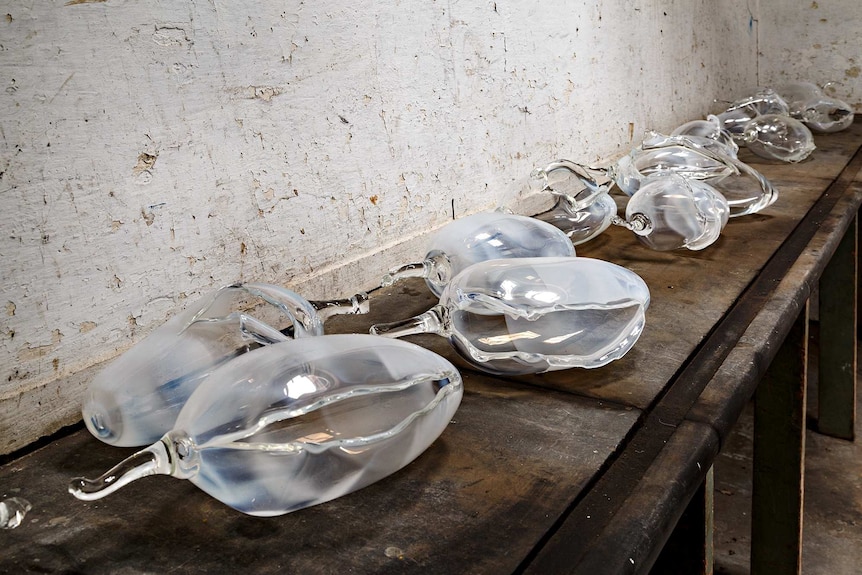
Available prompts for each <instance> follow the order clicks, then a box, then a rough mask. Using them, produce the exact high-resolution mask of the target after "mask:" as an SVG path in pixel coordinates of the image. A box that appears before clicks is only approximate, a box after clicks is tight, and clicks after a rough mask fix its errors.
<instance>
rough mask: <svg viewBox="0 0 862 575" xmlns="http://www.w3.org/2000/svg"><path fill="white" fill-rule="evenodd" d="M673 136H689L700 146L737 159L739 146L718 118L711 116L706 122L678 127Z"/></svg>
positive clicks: (687, 123)
mask: <svg viewBox="0 0 862 575" xmlns="http://www.w3.org/2000/svg"><path fill="white" fill-rule="evenodd" d="M671 136H688V138H689V140H691V141H694V142H696V143H698V144H700V145H701V146H702V147H705V148H712V149H714V150H715V151H717V152H720V153H722V154H726V155H728V156H732V157H734V158H735V157H736V155H737V153H738V152H739V145H738V144H737V143H736V141H734V139H733V136H731V135H730V132H728V131H727V130H725V129H724V128H722V127H721V122H720V121H719V119H718V116H714V115H709V116H707V117H706V120H692V121H690V122H686V123H685V124H683V125H681V126H679V127H677V128H676V129H675V130H674V131H673V132H671Z"/></svg>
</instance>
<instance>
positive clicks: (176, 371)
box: [82, 283, 368, 446]
mask: <svg viewBox="0 0 862 575" xmlns="http://www.w3.org/2000/svg"><path fill="white" fill-rule="evenodd" d="M367 300H368V296H367V295H365V294H357V295H355V296H353V297H352V298H350V299H346V300H331V301H315V302H309V301H308V300H306V299H305V298H303V297H302V296H300V295H298V294H296V293H294V292H292V291H290V290H288V289H285V288H282V287H280V286H275V285H270V284H260V283H248V284H235V285H230V286H226V287H223V288H221V289H219V290H217V291H215V292H213V293H210V294H208V295H206V296H204V297H202V298H201V299H200V300H198V301H197V302H195V303H194V304H192V305H190V306H188V307H187V308H186V309H185V310H184V311H183V312H182V313H180V314H178V315H176V316H175V317H173V318H172V319H170V320H169V321H168V322H166V323H165V324H164V325H162V326H160V327H158V328H157V329H156V330H155V331H153V332H152V333H151V334H149V335H148V336H147V337H146V338H144V339H143V340H142V341H140V342H138V343H137V344H135V345H134V346H133V347H132V348H131V349H129V350H128V351H126V352H125V353H123V354H122V355H120V356H119V357H118V358H117V359H115V360H114V361H112V362H111V363H110V364H109V365H108V366H107V367H106V368H105V369H103V370H102V371H101V372H100V373H99V374H97V375H96V377H95V378H93V381H91V382H90V385H89V387H88V390H87V393H86V395H85V397H84V404H83V408H82V415H83V418H84V422H85V424H86V425H87V429H88V430H89V431H90V433H92V434H93V435H94V436H95V437H97V438H99V439H100V440H102V441H104V442H105V443H110V444H112V445H118V446H140V445H148V444H150V443H152V442H153V441H156V440H157V439H158V438H159V437H161V436H162V435H163V434H164V433H165V432H166V431H168V430H169V429H171V427H173V424H174V421H175V420H176V418H177V415H178V414H179V412H180V409H181V408H182V406H183V404H184V403H185V402H186V400H187V399H188V397H189V396H190V395H191V393H192V392H193V391H194V390H195V389H196V388H197V387H198V386H199V385H200V384H201V382H203V381H204V380H205V379H206V377H207V376H208V375H209V374H210V373H211V372H212V371H213V370H214V369H216V368H217V367H218V366H219V365H221V364H223V363H225V362H227V361H229V360H231V359H232V358H235V357H236V356H238V355H242V354H243V353H246V352H248V351H249V350H251V349H254V348H255V347H258V346H260V345H266V344H271V343H275V342H280V341H286V340H290V339H291V338H304V337H308V336H319V335H321V334H323V322H324V321H325V320H326V318H328V317H330V316H331V315H334V314H344V313H365V312H367V310H368V303H367Z"/></svg>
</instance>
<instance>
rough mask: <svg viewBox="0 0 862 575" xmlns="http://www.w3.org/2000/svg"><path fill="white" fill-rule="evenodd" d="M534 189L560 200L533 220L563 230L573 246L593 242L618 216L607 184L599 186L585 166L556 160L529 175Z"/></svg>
mask: <svg viewBox="0 0 862 575" xmlns="http://www.w3.org/2000/svg"><path fill="white" fill-rule="evenodd" d="M530 178H531V181H532V182H533V185H534V186H535V187H537V188H539V189H540V190H541V192H543V193H547V194H551V195H552V196H554V197H556V198H557V201H556V203H555V204H554V205H553V206H552V207H551V208H550V209H549V210H546V211H544V212H541V213H539V214H537V215H535V216H533V217H535V218H536V219H539V220H542V221H543V222H548V223H550V224H552V225H554V226H556V227H557V228H559V229H561V230H562V231H563V233H565V234H566V235H567V236H568V237H569V239H570V240H571V241H572V244H573V245H576V246H577V245H580V244H583V243H585V242H588V241H589V240H591V239H593V238H594V237H596V236H597V235H599V234H600V233H602V232H603V231H605V230H606V229H607V228H608V226H610V225H611V219H612V218H613V217H614V216H615V215H616V214H617V204H616V202H615V201H614V200H613V198H611V197H610V196H609V195H608V189H609V185H608V184H599V183H598V182H597V181H596V180H595V179H594V177H593V176H592V175H590V174H589V173H588V172H587V171H586V169H584V167H583V166H580V165H578V164H575V163H574V162H571V161H569V160H557V161H555V162H552V163H550V164H548V165H547V166H546V167H545V168H541V169H536V170H533V173H532V174H530Z"/></svg>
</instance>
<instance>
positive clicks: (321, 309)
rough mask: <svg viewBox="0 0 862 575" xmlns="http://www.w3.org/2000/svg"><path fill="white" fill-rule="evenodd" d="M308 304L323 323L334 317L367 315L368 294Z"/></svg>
mask: <svg viewBox="0 0 862 575" xmlns="http://www.w3.org/2000/svg"><path fill="white" fill-rule="evenodd" d="M308 303H310V304H311V307H313V308H314V309H315V311H317V315H318V317H320V320H321V321H323V322H325V321H326V320H327V319H329V318H330V317H332V316H334V315H360V314H365V313H368V294H367V293H365V292H359V293H357V294H354V295H353V296H351V297H349V298H344V299H330V300H312V301H309V302H308Z"/></svg>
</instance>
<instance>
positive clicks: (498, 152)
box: [0, 0, 858, 453]
mask: <svg viewBox="0 0 862 575" xmlns="http://www.w3.org/2000/svg"><path fill="white" fill-rule="evenodd" d="M776 1H777V0H776ZM836 1H837V0H836ZM851 1H852V2H855V1H856V0H846V2H847V3H848V4H849V3H850V2H851ZM825 3H826V0H823V2H821V4H825ZM785 4H789V2H785ZM750 5H751V6H754V8H750ZM767 16H769V15H766V14H760V15H759V14H758V13H757V10H756V2H754V3H752V2H751V0H748V1H747V0H726V1H722V2H714V1H713V0H663V1H662V0H617V1H599V2H582V3H581V2H571V1H568V2H566V1H561V0H557V1H548V0H542V1H539V0H520V1H515V0H498V1H497V2H493V1H482V2H458V1H449V2H435V1H431V0H428V1H412V2H411V1H407V0H403V1H397V0H393V1H383V0H381V1H372V0H357V1H355V2H350V3H345V2H339V1H336V0H319V1H316V2H291V3H281V2H279V3H276V2H252V1H244V2H243V1H238V0H235V1H232V2H227V1H224V2H223V1H213V0H209V1H204V0H189V1H183V2H180V1H177V2H160V3H155V4H154V3H149V2H132V1H123V0H107V1H102V2H99V1H93V0H90V1H83V0H72V1H71V2H65V3H64V2H62V1H39V2H21V1H18V0H15V1H13V0H0V88H2V89H0V172H2V174H0V227H2V235H0V258H2V264H0V265H2V279H1V280H0V290H2V294H0V302H2V308H0V318H2V319H0V366H2V367H0V370H2V372H0V453H3V452H8V451H10V450H13V449H16V448H18V447H21V446H22V445H25V444H26V443H27V442H29V441H32V440H33V439H35V438H36V437H38V436H39V435H42V434H45V433H50V432H52V431H54V430H55V429H57V428H58V427H59V426H60V425H62V424H66V423H69V422H72V421H74V420H75V419H77V418H78V416H79V413H78V409H79V407H78V406H79V400H80V396H81V393H82V390H83V389H84V387H85V385H86V383H87V380H88V378H89V377H90V376H91V375H92V371H93V369H94V367H93V366H94V365H95V364H97V363H98V362H100V361H103V360H105V359H108V358H110V357H112V356H114V355H116V354H117V353H118V352H120V351H122V350H124V349H126V348H128V347H129V346H130V345H131V344H133V343H134V342H135V341H137V340H139V339H140V338H141V337H142V336H144V335H145V334H147V333H148V332H149V331H150V330H151V329H153V328H154V327H155V326H156V325H158V324H160V323H162V322H163V321H164V320H165V319H166V318H168V317H169V316H171V315H172V314H173V313H174V312H175V311H176V310H178V309H181V308H182V306H183V305H184V304H185V302H187V301H190V300H192V299H194V298H197V297H198V296H200V295H201V294H202V293H204V292H206V291H209V290H211V289H213V288H215V287H217V286H220V285H223V284H226V283H230V282H234V281H237V280H256V281H269V282H274V283H281V284H283V285H287V286H290V287H292V288H293V289H295V290H297V291H299V292H300V293H303V294H305V295H307V296H308V297H334V296H339V295H344V294H347V293H352V292H354V291H356V290H360V289H368V288H371V287H373V286H375V285H376V283H377V281H378V278H379V277H380V275H381V274H382V273H383V272H384V271H385V269H386V268H388V267H390V266H391V265H393V264H397V263H403V262H404V261H407V260H413V259H415V258H417V257H420V256H421V255H422V254H424V244H423V236H424V235H425V234H426V233H427V232H428V231H429V230H432V229H434V228H436V227H439V226H441V225H443V224H444V223H446V222H447V221H449V220H450V219H452V217H453V216H456V217H457V216H462V215H465V214H469V213H473V212H476V211H479V210H483V209H487V208H489V207H492V206H494V205H496V204H497V202H498V200H499V199H500V198H501V197H503V195H504V194H509V193H511V192H512V190H513V189H517V187H518V186H520V185H522V182H523V181H524V179H525V177H526V175H527V174H528V173H529V172H530V170H531V169H532V168H533V167H534V166H537V165H544V164H545V163H546V162H548V161H550V160H553V159H555V158H557V157H568V158H571V159H575V160H583V161H588V162H601V161H606V160H611V159H613V158H614V157H616V156H618V155H621V154H622V153H624V152H625V151H627V150H628V149H629V148H630V147H631V146H632V145H633V144H634V143H636V142H635V140H637V139H638V138H639V136H640V134H641V133H642V132H643V130H644V129H646V128H656V129H664V130H669V129H671V128H673V127H674V126H675V125H677V124H679V123H681V122H682V121H685V120H688V119H692V118H696V117H702V116H703V115H704V114H705V113H706V112H707V111H708V110H709V109H710V108H711V107H712V101H713V99H714V98H721V97H727V96H728V95H729V94H732V93H739V92H742V91H745V90H747V89H749V88H750V87H753V86H756V85H757V84H758V78H757V64H758V62H757V57H756V50H757V41H758V29H759V27H762V26H763V20H764V18H765V17H767ZM761 49H762V44H761ZM764 58H765V57H764ZM762 66H763V63H761V67H762ZM857 93H858V92H857Z"/></svg>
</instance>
